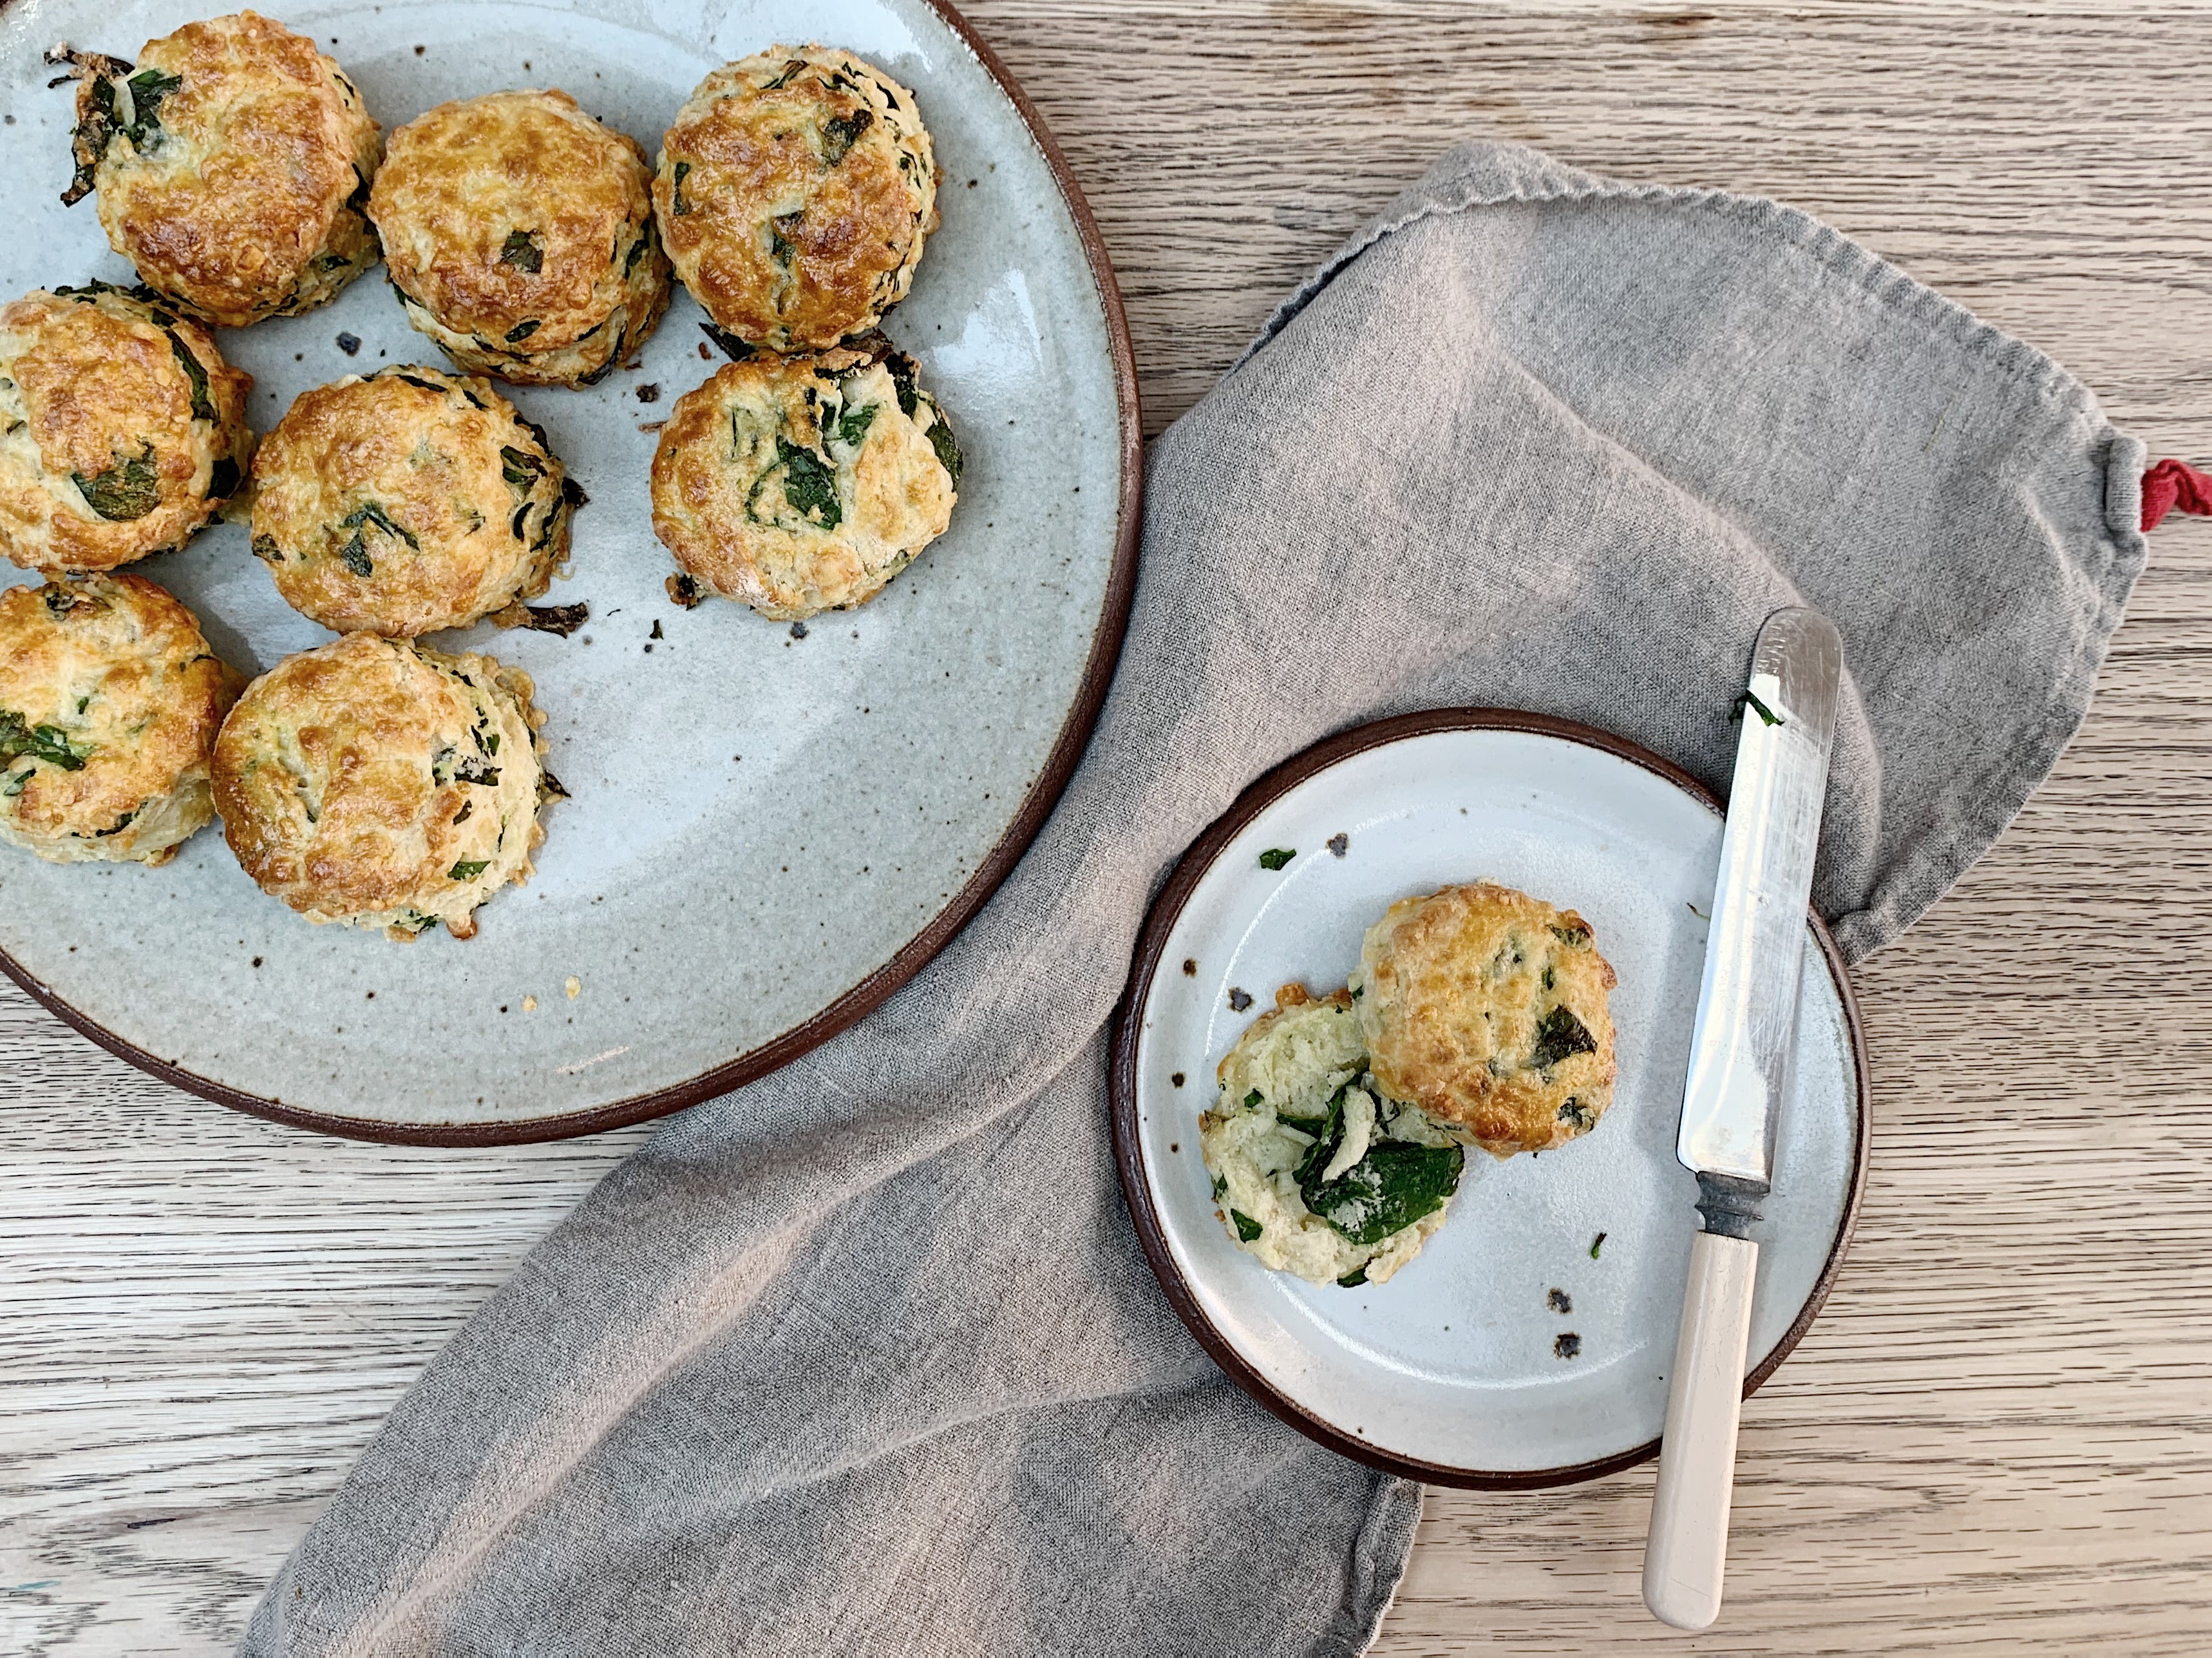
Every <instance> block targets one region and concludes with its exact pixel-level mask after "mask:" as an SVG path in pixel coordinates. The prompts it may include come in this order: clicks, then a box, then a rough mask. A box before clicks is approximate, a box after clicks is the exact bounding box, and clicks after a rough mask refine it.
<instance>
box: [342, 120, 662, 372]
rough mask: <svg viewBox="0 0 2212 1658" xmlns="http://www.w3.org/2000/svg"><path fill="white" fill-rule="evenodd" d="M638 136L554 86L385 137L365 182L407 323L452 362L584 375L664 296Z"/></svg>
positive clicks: (651, 314)
mask: <svg viewBox="0 0 2212 1658" xmlns="http://www.w3.org/2000/svg"><path fill="white" fill-rule="evenodd" d="M650 182H651V175H650V174H649V173H648V172H647V167H646V161H645V151H644V149H642V148H641V146H640V145H639V143H637V141H636V140H635V138H631V137H625V136H624V135H623V134H622V133H619V132H617V131H613V130H612V129H611V128H608V127H605V126H602V125H600V124H599V122H597V121H595V120H593V119H592V118H591V117H590V116H589V115H586V113H584V112H583V111H582V110H580V109H579V108H578V107H576V101H575V100H574V98H571V97H570V96H569V95H568V94H567V93H565V92H495V93H493V94H490V95H489V96H487V97H483V98H470V99H466V100H464V101H461V102H459V103H452V104H441V105H439V106H438V107H437V108H435V109H434V110H431V111H429V112H428V113H427V114H423V115H420V116H417V117H416V119H414V120H411V121H410V122H409V123H408V124H407V125H405V126H403V127H401V128H400V129H399V130H398V131H396V132H394V133H393V134H392V144H391V149H390V153H389V154H388V155H386V158H385V162H384V169H383V171H381V172H380V173H379V174H377V175H376V187H375V188H374V190H373V191H372V192H370V194H369V200H368V213H369V217H370V218H371V219H373V220H374V221H375V224H376V229H377V234H378V235H380V237H381V238H382V239H383V241H384V259H385V263H386V266H387V268H388V271H389V273H390V276H391V278H392V287H393V288H395V289H396V290H398V294H399V298H400V301H401V302H402V303H403V304H404V306H405V307H406V310H407V320H408V321H410V322H411V323H413V324H414V325H415V326H416V328H418V329H420V330H421V331H422V332H424V333H426V334H428V336H429V337H430V338H432V339H434V340H435V341H436V342H437V343H438V345H439V348H440V349H441V350H443V351H444V352H445V353H446V355H447V357H451V358H453V361H454V362H455V363H459V364H460V366H461V367H462V368H464V369H472V370H474V371H475V372H477V373H478V374H487V375H498V376H499V377H500V378H501V379H502V380H511V381H515V382H517V383H518V384H520V385H525V386H589V385H592V384H593V383H594V382H596V381H599V379H600V378H601V377H602V376H604V375H605V374H607V372H608V371H609V370H611V369H613V368H614V367H615V365H616V364H617V363H620V362H621V361H622V360H623V357H624V356H625V355H626V354H628V353H629V352H630V351H632V350H635V349H636V348H637V347H638V346H640V345H642V344H644V343H645V341H646V339H647V338H648V337H649V336H650V335H651V334H652V332H653V329H654V328H655V327H656V326H659V321H660V318H661V314H662V313H663V312H665V310H667V308H668V296H669V290H670V281H669V272H668V259H667V256H666V255H665V253H662V252H661V250H660V240H659V235H657V234H656V232H655V231H654V229H653V200H652V195H651V190H650Z"/></svg>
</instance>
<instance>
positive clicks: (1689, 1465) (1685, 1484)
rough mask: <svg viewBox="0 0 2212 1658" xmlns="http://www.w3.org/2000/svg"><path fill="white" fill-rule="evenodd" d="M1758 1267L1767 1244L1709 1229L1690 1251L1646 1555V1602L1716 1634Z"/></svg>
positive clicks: (1686, 1625) (1683, 1624)
mask: <svg viewBox="0 0 2212 1658" xmlns="http://www.w3.org/2000/svg"><path fill="white" fill-rule="evenodd" d="M1758 1267H1759V1246H1758V1245H1757V1244H1755V1243H1753V1241H1751V1240H1749V1239H1748V1238H1730V1237H1723V1235H1721V1234H1718V1233H1715V1232H1700V1233H1699V1234H1697V1238H1696V1240H1694V1241H1693V1242H1692V1244H1691V1246H1690V1283H1689V1288H1688V1289H1687V1290H1686V1292H1685V1294H1684V1295H1683V1297H1682V1329H1681V1333H1680V1335H1679V1336H1677V1337H1676V1338H1675V1340H1674V1378H1673V1381H1672V1384H1671V1386H1670V1388H1669V1391H1668V1395H1667V1435H1666V1437H1665V1438H1664V1439H1663V1440H1662V1441H1661V1442H1660V1446H1659V1488H1658V1490H1656V1491H1655V1492H1654V1493H1653V1494H1652V1497H1651V1534H1650V1541H1649V1542H1648V1543H1646V1544H1645V1545H1644V1605H1645V1606H1649V1607H1650V1608H1651V1611H1652V1612H1653V1614H1654V1615H1655V1616H1656V1617H1657V1618H1660V1619H1661V1620H1662V1622H1665V1623H1668V1624H1673V1625H1674V1627H1675V1628H1676V1629H1686V1630H1701V1629H1709V1628H1711V1625H1712V1622H1713V1620H1714V1619H1715V1618H1718V1617H1719V1616H1720V1614H1721V1578H1722V1576H1723V1572H1724V1571H1725V1570H1726V1569H1727V1565H1728V1528H1729V1494H1730V1492H1731V1490H1733V1489H1734V1487H1735V1429H1736V1423H1737V1420H1738V1419H1739V1417H1741V1415H1742V1412H1743V1358H1744V1347H1745V1344H1746V1343H1747V1341H1748V1340H1749V1339H1750V1335H1751V1289H1752V1280H1753V1278H1754V1277H1756V1276H1757V1271H1758Z"/></svg>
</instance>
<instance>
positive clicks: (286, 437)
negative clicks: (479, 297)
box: [253, 366, 583, 638]
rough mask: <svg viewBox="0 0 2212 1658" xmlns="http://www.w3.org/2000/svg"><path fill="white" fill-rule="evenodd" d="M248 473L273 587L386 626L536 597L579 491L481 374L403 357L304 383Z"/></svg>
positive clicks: (313, 605)
mask: <svg viewBox="0 0 2212 1658" xmlns="http://www.w3.org/2000/svg"><path fill="white" fill-rule="evenodd" d="M253 483H254V494H253V551H254V553H255V555H256V556H257V557H258V558H260V559H261V560H262V562H263V563H264V564H267V565H268V566H269V570H270V575H271V576H273V577H274V578H275V580H276V591H277V592H278V593H280V594H283V598H284V601H285V602H286V603H287V604H289V605H290V606H291V607H293V608H294V609H295V610H297V611H298V612H300V613H301V614H302V615H304V616H307V617H310V618H312V619H313V620H315V621H318V622H320V623H321V624H322V625H324V626H325V627H326V628H329V629H331V631H333V632H337V633H356V632H367V633H380V634H383V635H385V636H386V637H394V638H411V637H414V636H415V635H416V634H418V633H431V632H435V631H439V630H441V629H444V628H459V627H466V626H468V625H470V624H471V622H474V621H477V620H478V619H481V618H483V617H485V616H488V615H490V614H491V613H493V612H495V611H499V610H503V609H505V608H506V607H507V606H509V605H512V604H513V603H515V602H516V601H517V600H523V599H534V598H537V597H538V595H539V594H542V593H544V591H545V588H546V585H547V583H548V582H550V581H551V579H552V574H553V570H554V569H555V568H556V566H557V565H559V564H562V562H564V561H565V560H566V559H567V558H568V539H569V524H570V520H571V518H572V517H573V516H574V512H575V509H576V507H577V505H578V504H579V503H580V502H581V501H582V499H583V492H582V491H580V490H579V489H577V487H576V486H575V485H574V483H572V482H571V481H570V480H569V479H568V473H567V471H566V470H565V469H564V468H563V467H562V464H561V462H560V460H559V459H558V458H557V457H556V456H555V455H554V454H553V453H552V451H551V450H550V449H549V448H547V447H546V442H545V434H544V431H543V430H541V429H539V428H538V427H537V426H534V425H532V424H531V423H530V422H528V421H526V420H525V419H523V418H522V417H521V416H520V414H518V413H516V412H515V410H514V405H513V404H511V403H509V402H508V401H507V399H505V398H503V397H501V395H500V394H499V393H497V392H495V391H494V390H493V389H492V387H491V384H490V382H489V381H484V380H481V379H477V378H475V377H472V376H465V375H449V374H445V373H442V372H441V371H440V370H438V369H424V368H416V367H406V366H398V367H393V368H389V369H378V370H377V371H376V372H375V373H374V374H373V375H368V377H366V378H362V377H361V376H358V375H349V376H347V377H346V378H345V379H343V380H341V381H337V383H336V384H334V385H330V386H320V387H316V388H315V389H314V390H313V391H311V392H306V393H301V396H300V398H299V399H298V400H297V401H295V403H294V404H293V405H292V406H291V407H290V408H289V410H287V411H285V414H284V418H283V419H282V420H280V421H278V422H277V423H276V430H274V431H272V432H270V434H269V436H268V437H267V438H266V439H264V441H263V442H262V445H261V450H260V453H259V454H257V455H256V456H255V457H254V461H253Z"/></svg>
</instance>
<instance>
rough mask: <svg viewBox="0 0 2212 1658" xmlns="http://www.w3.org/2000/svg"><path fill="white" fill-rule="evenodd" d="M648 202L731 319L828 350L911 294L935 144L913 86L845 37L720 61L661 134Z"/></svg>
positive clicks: (695, 276) (788, 341)
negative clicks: (843, 42) (843, 46)
mask: <svg viewBox="0 0 2212 1658" xmlns="http://www.w3.org/2000/svg"><path fill="white" fill-rule="evenodd" d="M653 210H654V212H655V213H656V214H657V215H658V216H659V220H660V234H661V237H662V239H663V240H664V241H665V242H666V243H667V244H668V254H669V257H670V258H671V259H673V260H674V261H675V264H676V274H677V275H678V276H679V277H682V278H683V279H684V286H685V287H686V288H688V289H690V290H691V297H692V298H694V299H696V300H697V301H698V302H699V303H700V304H701V305H702V306H703V307H704V308H706V312H707V314H708V316H710V317H712V318H714V321H715V322H716V324H717V325H719V326H720V327H722V328H724V329H726V330H727V331H728V332H731V333H732V334H735V335H736V336H737V337H738V338H739V339H741V340H743V341H744V342H745V343H746V344H751V345H761V346H766V347H767V348H768V349H769V350H775V351H801V350H819V349H821V348H823V347H824V346H829V345H835V344H837V342H838V341H840V340H842V339H843V338H846V337H847V336H848V335H851V334H856V333H860V332H863V331H864V330H866V329H869V328H872V327H874V326H876V325H877V324H878V323H879V322H881V321H882V320H883V316H884V312H886V311H888V310H889V309H890V308H891V307H892V306H894V305H896V304H897V303H898V302H899V301H901V300H902V299H904V298H905V297H906V296H907V290H909V289H910V288H912V287H913V286H914V273H915V266H917V265H920V264H921V250H922V244H923V242H924V241H926V240H927V238H928V235H929V234H930V233H931V232H932V231H933V230H935V229H937V158H936V155H935V152H934V151H933V149H932V148H931V145H930V141H929V134H928V133H927V131H924V130H923V128H922V125H921V112H920V111H919V110H918V109H917V108H916V107H915V101H914V94H912V93H911V92H909V91H908V90H907V89H906V88H904V87H902V86H901V85H899V83H898V82H896V81H894V80H892V79H891V78H890V76H887V75H885V74H884V72H883V71H882V70H878V69H876V68H874V67H873V66H872V65H871V64H866V63H863V62H862V61H861V60H860V58H855V57H854V56H853V54H852V53H851V52H844V51H841V50H839V49H838V48H836V47H834V46H774V47H771V48H770V49H769V50H768V51H766V52H760V53H757V55H755V56H753V57H750V58H744V59H742V60H741V61H739V62H738V63H734V64H724V65H723V66H722V67H721V68H720V69H718V70H715V71H714V73H713V74H711V75H709V76H708V77H707V78H706V79H705V80H703V81H702V82H700V83H699V84H698V86H697V87H696V88H695V89H694V90H693V92H692V94H691V96H690V100H689V101H686V103H685V104H684V107H683V108H682V109H680V110H678V111H677V113H676V120H675V124H674V125H671V127H670V128H669V129H668V132H667V136H666V137H664V138H663V139H662V140H661V149H660V160H659V167H658V168H657V169H656V170H655V172H654V174H653Z"/></svg>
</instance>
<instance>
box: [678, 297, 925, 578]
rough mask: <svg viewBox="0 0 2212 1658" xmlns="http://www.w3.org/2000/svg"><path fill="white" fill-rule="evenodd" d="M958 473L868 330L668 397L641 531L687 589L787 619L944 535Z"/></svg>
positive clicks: (896, 366)
mask: <svg viewBox="0 0 2212 1658" xmlns="http://www.w3.org/2000/svg"><path fill="white" fill-rule="evenodd" d="M959 481H960V450H959V447H958V446H957V444H956V443H955V442H953V439H952V429H951V426H950V425H949V424H946V422H945V416H944V414H943V412H942V411H939V408H938V406H937V403H936V400H935V399H933V398H932V397H931V396H930V395H929V393H927V392H925V391H923V390H922V389H921V387H919V386H917V385H916V384H915V371H914V364H913V363H912V362H911V361H909V360H908V358H906V357H902V356H900V355H899V354H898V353H897V352H896V351H892V350H890V349H889V345H888V343H887V342H884V341H883V339H882V338H881V336H877V337H876V339H875V340H874V341H873V342H872V343H870V344H869V349H867V350H836V351H824V352H821V353H818V354H817V355H815V356H811V357H770V356H766V355H763V356H760V357H751V358H748V359H746V360H745V361H744V362H739V363H727V364H725V365H724V366H723V367H722V368H721V369H719V370H718V371H717V372H716V373H715V375H714V378H713V379H711V380H709V381H708V382H707V383H706V384H705V385H703V386H701V387H696V388H695V389H694V390H692V391H689V392H686V393H684V395H683V396H682V397H680V398H678V399H677V400H676V405H675V407H674V408H672V409H671V410H670V411H669V415H668V422H667V424H666V425H665V426H664V427H662V428H661V432H660V442H659V447H658V448H656V449H654V451H653V533H654V534H656V535H658V536H659V538H660V539H661V541H662V542H663V543H664V544H665V546H667V548H668V550H669V551H670V552H672V553H674V554H675V555H676V562H677V563H678V564H680V565H682V566H683V567H684V571H685V572H686V573H687V574H688V575H689V576H691V577H693V578H696V585H697V586H703V587H704V588H707V589H708V590H711V591H713V592H715V593H719V594H723V595H724V596H726V597H727V598H732V599H742V600H744V602H745V603H747V604H749V605H750V606H751V607H753V608H754V609H755V610H757V611H758V612H760V613H761V614H762V615H763V616H767V617H770V618H773V619H775V620H777V621H780V622H781V621H796V620H799V619H804V618H805V617H809V616H812V615H815V614H817V613H819V612H821V611H824V610H845V609H849V608H850V607H853V606H854V605H858V604H863V603H866V601H867V600H870V599H872V598H873V597H874V596H875V595H876V594H878V593H879V592H881V591H882V590H883V588H884V583H886V582H889V581H890V579H891V577H892V576H896V575H897V574H898V573H899V571H901V570H904V569H905V568H906V567H907V565H908V564H910V563H912V562H913V560H914V557H915V554H916V553H918V552H921V550H922V549H923V548H924V547H926V546H928V545H929V544H930V543H931V542H932V541H933V540H935V539H937V538H938V537H939V535H942V534H943V533H945V526H946V525H947V524H948V523H950V522H951V518H952V504H953V502H954V500H955V498H956V497H955V490H956V487H957V485H958V484H959Z"/></svg>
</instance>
